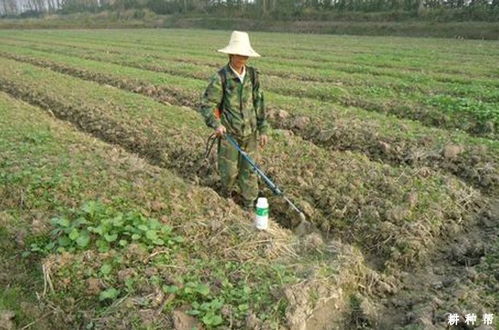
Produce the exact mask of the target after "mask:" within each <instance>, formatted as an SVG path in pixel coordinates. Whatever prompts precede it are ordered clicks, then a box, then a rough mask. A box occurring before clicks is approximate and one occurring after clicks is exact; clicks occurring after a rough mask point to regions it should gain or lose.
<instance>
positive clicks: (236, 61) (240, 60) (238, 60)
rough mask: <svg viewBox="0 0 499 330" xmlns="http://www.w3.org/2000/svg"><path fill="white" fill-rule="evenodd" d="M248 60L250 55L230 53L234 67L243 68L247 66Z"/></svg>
mask: <svg viewBox="0 0 499 330" xmlns="http://www.w3.org/2000/svg"><path fill="white" fill-rule="evenodd" d="M247 61H248V56H241V55H230V64H231V65H232V66H233V67H234V68H241V67H243V66H245V65H246V62H247Z"/></svg>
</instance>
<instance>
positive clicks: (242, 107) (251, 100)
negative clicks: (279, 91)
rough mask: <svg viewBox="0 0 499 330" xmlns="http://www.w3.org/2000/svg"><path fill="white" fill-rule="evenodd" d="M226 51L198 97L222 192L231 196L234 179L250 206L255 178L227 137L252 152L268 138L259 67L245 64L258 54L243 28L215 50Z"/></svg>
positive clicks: (245, 204)
mask: <svg viewBox="0 0 499 330" xmlns="http://www.w3.org/2000/svg"><path fill="white" fill-rule="evenodd" d="M218 51H219V52H220V53H224V54H228V55H229V63H227V65H225V66H224V67H222V68H221V69H220V70H219V71H218V72H217V73H216V74H214V75H213V76H212V77H211V80H210V83H209V84H208V87H207V88H206V91H205V92H204V94H203V97H202V100H201V109H200V111H201V114H202V115H203V117H204V120H205V122H206V125H208V126H209V127H211V128H213V129H214V130H215V134H216V136H217V137H219V138H220V139H219V142H218V170H219V172H220V177H221V181H222V195H223V196H224V197H230V196H231V193H232V191H233V189H234V186H235V183H236V182H237V184H238V186H239V189H240V192H241V195H242V199H243V206H244V208H246V209H251V208H252V207H253V206H254V202H255V199H256V198H257V197H258V180H257V176H256V174H255V173H254V172H253V170H252V168H251V166H250V165H249V164H248V162H246V161H245V160H244V158H242V156H240V155H239V153H238V151H237V150H236V149H235V148H234V146H232V145H231V144H230V143H229V142H228V141H227V140H226V139H224V138H223V136H224V135H225V134H229V135H230V136H232V137H233V138H234V139H235V140H236V141H237V143H238V144H239V146H240V147H241V149H242V150H244V151H245V152H246V153H247V154H248V155H250V156H252V157H253V156H254V154H255V153H256V151H257V145H258V142H259V144H260V147H262V148H263V147H264V146H265V145H266V144H267V142H268V137H267V130H268V124H267V121H266V115H265V108H264V102H263V93H262V90H261V89H260V82H259V79H258V71H257V70H256V69H255V68H253V67H250V66H246V62H247V61H248V58H249V57H260V55H259V54H258V53H257V52H255V51H254V50H253V48H252V47H251V44H250V41H249V37H248V34H247V33H246V32H239V31H234V32H232V35H231V37H230V41H229V45H228V46H227V47H225V48H223V49H220V50H218Z"/></svg>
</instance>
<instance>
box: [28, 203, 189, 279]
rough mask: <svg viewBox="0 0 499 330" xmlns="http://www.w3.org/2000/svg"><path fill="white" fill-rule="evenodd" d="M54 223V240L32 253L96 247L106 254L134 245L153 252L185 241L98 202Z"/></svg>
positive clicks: (153, 221) (141, 218)
mask: <svg viewBox="0 0 499 330" xmlns="http://www.w3.org/2000/svg"><path fill="white" fill-rule="evenodd" d="M51 223H52V225H53V226H54V227H55V229H54V230H53V231H52V232H51V236H52V237H53V240H52V241H51V242H49V243H47V244H45V245H40V244H37V243H33V244H31V251H33V252H44V251H45V252H49V251H53V250H57V251H58V252H64V251H69V252H74V251H76V250H84V249H88V248H91V247H96V248H97V249H98V251H99V252H107V251H109V250H110V249H113V248H120V247H126V246H127V245H129V244H131V243H138V244H143V245H144V246H145V247H146V248H148V249H152V248H154V247H155V246H169V247H173V246H174V245H175V244H177V243H182V242H183V238H182V237H180V236H175V235H173V233H172V228H171V227H170V226H167V225H164V224H162V223H160V222H159V221H158V220H156V219H152V218H147V217H145V216H144V215H142V214H140V213H138V212H125V213H124V212H118V211H115V210H114V209H112V208H111V207H109V206H106V205H104V204H102V203H100V202H97V201H90V202H87V203H85V204H84V205H83V206H82V207H81V208H80V209H78V210H73V211H72V212H71V213H70V214H69V216H61V217H56V218H53V219H51ZM103 267H104V266H103ZM101 272H102V273H105V272H107V269H101Z"/></svg>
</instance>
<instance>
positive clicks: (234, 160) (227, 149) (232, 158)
mask: <svg viewBox="0 0 499 330" xmlns="http://www.w3.org/2000/svg"><path fill="white" fill-rule="evenodd" d="M238 160H239V152H238V151H237V149H236V148H234V146H232V145H231V144H230V143H229V141H227V139H224V138H221V139H220V140H219V143H218V172H219V173H220V180H221V183H222V195H223V196H224V197H230V192H231V191H232V189H233V188H234V184H235V183H236V179H237V173H238Z"/></svg>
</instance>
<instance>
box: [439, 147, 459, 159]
mask: <svg viewBox="0 0 499 330" xmlns="http://www.w3.org/2000/svg"><path fill="white" fill-rule="evenodd" d="M462 151H463V148H462V147H460V146H458V145H455V144H448V145H446V146H445V147H444V149H443V150H442V154H443V156H444V158H445V159H447V160H454V159H456V157H457V156H458V155H459V154H460V153H461V152H462Z"/></svg>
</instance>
